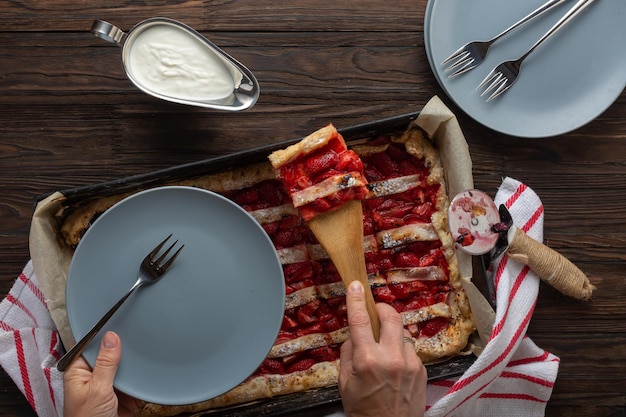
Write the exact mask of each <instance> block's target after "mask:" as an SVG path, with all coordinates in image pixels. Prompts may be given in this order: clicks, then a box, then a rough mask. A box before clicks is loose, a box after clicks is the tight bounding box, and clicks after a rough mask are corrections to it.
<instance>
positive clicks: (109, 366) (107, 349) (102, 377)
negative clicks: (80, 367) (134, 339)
mask: <svg viewBox="0 0 626 417" xmlns="http://www.w3.org/2000/svg"><path fill="white" fill-rule="evenodd" d="M121 357H122V344H121V343H120V337H119V336H118V335H117V334H115V333H114V332H106V333H105V335H104V337H103V338H102V343H101V344H100V351H99V352H98V356H97V357H96V363H95V365H94V367H93V381H94V382H96V383H97V384H102V385H104V386H112V385H113V380H114V379H115V374H116V372H117V368H118V366H119V363H120V359H121Z"/></svg>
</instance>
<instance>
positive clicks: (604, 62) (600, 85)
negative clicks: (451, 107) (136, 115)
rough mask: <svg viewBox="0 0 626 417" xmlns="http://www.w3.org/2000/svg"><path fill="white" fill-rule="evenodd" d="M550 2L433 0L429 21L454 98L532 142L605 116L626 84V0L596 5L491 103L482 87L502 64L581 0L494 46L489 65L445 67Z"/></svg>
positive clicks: (440, 73) (431, 50) (429, 36)
mask: <svg viewBox="0 0 626 417" xmlns="http://www.w3.org/2000/svg"><path fill="white" fill-rule="evenodd" d="M544 2H545V0H528V1H518V0H473V1H467V0H429V1H428V4H427V6H426V14H425V19H424V38H425V44H426V54H427V56H428V60H429V63H430V66H431V68H432V70H433V73H434V74H435V77H436V78H437V81H438V82H439V84H440V85H441V87H442V88H443V89H444V90H445V92H446V94H447V95H448V96H449V97H450V98H451V99H452V100H453V101H454V102H455V103H456V104H457V105H458V106H459V107H460V108H461V109H462V110H463V111H464V112H465V113H467V114H468V115H469V116H470V117H472V118H473V119H474V120H476V121H477V122H479V123H481V124H483V125H485V126H487V127H489V128H491V129H493V130H496V131H499V132H501V133H505V134H509V135H513V136H518V137H527V138H543V137H549V136H556V135H560V134H563V133H567V132H570V131H572V130H574V129H577V128H579V127H581V126H583V125H585V124H587V123H588V122H590V121H591V120H593V119H595V118H596V117H597V116H599V115H600V114H601V113H602V112H604V111H605V110H606V109H607V108H608V107H609V106H610V105H611V104H612V103H613V102H614V101H615V100H616V99H617V97H619V96H620V94H621V93H622V91H623V90H624V87H626V69H625V68H626V47H625V46H624V45H625V41H626V24H625V22H626V1H624V0H601V1H596V2H594V3H593V4H592V5H590V6H589V7H588V8H587V9H586V10H585V11H584V12H582V13H581V14H580V15H579V16H577V17H576V18H574V20H572V21H571V22H570V23H569V24H568V25H567V26H566V27H564V28H563V29H562V30H561V31H560V32H559V33H558V34H557V35H555V36H554V37H553V38H551V39H550V40H548V41H547V42H546V43H545V44H543V45H541V46H540V47H539V48H538V49H537V50H536V51H535V52H534V53H533V54H531V55H530V56H529V57H528V59H527V60H526V61H525V62H524V64H523V65H522V70H521V75H520V78H519V79H518V80H517V82H516V83H515V85H514V86H513V87H511V89H510V90H509V91H507V92H506V93H505V94H503V95H502V96H500V97H499V98H498V99H496V100H493V101H491V102H489V103H485V100H484V97H480V94H479V92H477V91H476V87H477V86H478V84H480V82H481V81H482V80H483V78H484V77H485V76H486V75H487V73H489V71H491V69H492V68H494V67H495V66H496V65H497V64H499V63H500V62H502V61H504V60H508V59H517V58H519V57H520V56H521V55H522V54H523V53H524V52H525V51H526V50H527V49H528V48H529V47H530V46H531V45H532V44H534V43H535V42H536V41H537V40H538V39H539V38H540V37H541V36H542V35H543V34H544V33H545V32H546V31H547V30H548V29H549V28H550V27H551V26H552V25H553V24H554V23H556V21H557V20H558V19H559V18H560V17H561V16H562V15H563V14H565V12H566V11H567V10H568V9H569V8H570V7H571V6H573V4H574V3H575V2H574V1H569V2H565V3H564V4H562V5H560V6H558V7H556V8H555V9H553V10H551V11H549V12H548V13H546V14H545V15H543V16H541V17H539V18H538V19H535V20H533V21H531V22H529V23H527V24H526V25H524V26H522V27H521V28H519V29H517V30H515V31H514V32H511V33H510V34H508V35H507V36H506V37H504V38H502V39H500V40H499V41H498V42H496V43H495V44H493V46H492V47H491V49H490V51H489V54H488V55H487V58H486V60H485V61H484V62H483V63H482V64H480V65H479V66H478V67H476V68H474V69H473V70H471V71H470V72H468V73H466V74H464V75H461V76H458V77H455V78H448V76H447V74H446V73H445V71H444V70H443V69H444V68H443V66H441V65H440V64H441V62H442V61H443V60H444V59H445V58H446V57H448V56H449V55H450V54H451V53H452V52H454V51H456V50H457V49H458V48H459V47H461V45H463V44H464V43H466V42H469V41H471V40H487V39H489V38H491V37H492V36H494V35H496V34H498V33H500V32H501V31H502V30H504V29H505V28H506V27H508V26H510V25H511V24H513V23H514V22H516V21H517V20H518V19H520V18H521V17H522V16H525V15H526V14H528V13H530V12H531V11H532V10H534V9H536V8H537V7H539V5H541V4H543V3H544Z"/></svg>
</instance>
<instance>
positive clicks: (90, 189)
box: [35, 112, 476, 417]
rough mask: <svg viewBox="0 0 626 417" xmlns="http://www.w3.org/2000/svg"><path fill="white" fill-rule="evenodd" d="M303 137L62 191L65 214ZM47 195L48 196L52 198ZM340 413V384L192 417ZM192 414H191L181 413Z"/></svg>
mask: <svg viewBox="0 0 626 417" xmlns="http://www.w3.org/2000/svg"><path fill="white" fill-rule="evenodd" d="M418 115H419V112H413V113H406V114H401V115H398V116H394V117H390V118H385V119H380V120H376V121H373V122H368V123H363V124H359V125H354V126H351V127H347V128H343V129H338V131H339V132H340V133H341V135H342V136H343V137H344V139H345V140H346V142H351V141H356V140H359V139H367V138H374V137H376V136H377V135H380V134H385V133H399V132H403V131H404V130H406V128H407V127H408V125H409V123H410V122H411V121H413V120H415V119H416V118H417V116H418ZM301 139H302V138H296V139H291V140H287V141H283V142H278V143H275V144H272V145H269V146H262V147H258V148H254V149H250V150H246V151H242V152H237V153H233V154H229V155H225V156H219V157H216V158H211V159H206V160H202V161H198V162H194V163H189V164H184V165H178V166H174V167H170V168H166V169H163V170H158V171H154V172H150V173H147V174H141V175H135V176H130V177H126V178H121V179H118V180H114V181H109V182H103V183H99V184H93V185H87V186H83V187H77V188H70V189H64V190H59V192H61V193H62V194H63V195H64V196H65V198H66V201H65V203H64V205H65V207H66V210H65V212H66V213H67V212H69V211H71V210H72V207H76V206H80V205H82V204H85V203H86V202H88V201H90V200H94V199H97V198H102V197H105V196H110V195H115V194H123V193H129V192H137V191H141V190H145V189H149V188H153V187H158V186H163V185H165V184H168V183H173V182H176V181H179V180H185V179H191V178H194V177H199V176H202V175H207V174H212V173H218V172H222V171H227V170H229V169H234V168H241V167H243V166H246V165H251V164H254V163H259V162H263V161H267V157H268V155H269V154H270V153H272V152H273V151H275V150H278V149H282V148H285V147H286V146H288V145H290V144H293V143H296V142H298V141H300V140H301ZM48 195H49V194H48ZM45 197H47V195H41V196H39V197H37V198H36V201H35V203H37V202H39V201H41V200H43V199H44V198H45ZM475 359H476V357H475V356H474V355H471V354H470V355H467V356H459V357H455V358H452V359H450V360H447V361H445V362H442V363H438V364H432V365H428V366H427V367H426V368H427V370H428V379H429V381H433V380H437V379H443V378H448V377H453V376H458V375H461V374H463V373H464V372H465V371H466V370H467V369H468V368H469V367H470V366H471V365H472V364H473V363H474V361H475ZM337 410H341V398H340V396H339V391H338V388H337V386H332V387H326V388H319V389H313V390H309V391H304V392H300V393H295V394H288V395H283V396H278V397H275V398H270V399H266V400H259V401H255V402H253V403H247V404H241V405H236V406H233V407H228V408H224V409H213V410H207V411H205V412H201V413H197V412H196V413H193V416H201V415H207V416H208V415H211V416H216V417H235V416H237V417H248V416H250V417H253V416H268V417H269V416H271V417H279V416H287V415H289V416H294V417H296V416H298V417H309V416H310V417H313V416H318V415H319V416H321V415H326V414H329V413H331V412H333V411H337ZM184 415H191V414H181V416H184Z"/></svg>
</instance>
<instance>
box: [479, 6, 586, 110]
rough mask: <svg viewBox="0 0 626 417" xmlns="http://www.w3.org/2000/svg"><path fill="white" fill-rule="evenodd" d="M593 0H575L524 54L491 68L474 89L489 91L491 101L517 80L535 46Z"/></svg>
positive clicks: (486, 92) (483, 93) (484, 92)
mask: <svg viewBox="0 0 626 417" xmlns="http://www.w3.org/2000/svg"><path fill="white" fill-rule="evenodd" d="M593 2H594V0H578V2H576V4H574V6H573V7H572V8H571V9H570V10H569V11H568V12H567V13H566V14H565V15H564V16H563V17H562V18H561V19H559V21H558V22H556V23H555V24H554V26H552V27H551V28H550V29H549V30H548V31H547V32H546V33H545V34H544V35H543V36H542V37H541V38H540V39H539V40H538V41H537V42H535V44H534V45H533V46H531V47H530V49H529V50H528V51H526V53H525V54H524V55H522V56H521V57H520V58H518V59H516V60H511V61H505V62H503V63H501V64H499V65H498V66H496V67H495V68H494V69H492V70H491V72H490V73H489V74H487V76H486V77H485V79H484V80H483V81H482V82H481V83H480V84H479V85H478V87H476V90H480V89H483V88H484V90H483V92H482V93H481V94H480V96H481V97H483V96H485V95H486V94H489V93H491V95H490V96H489V97H488V98H487V101H491V100H493V99H494V98H496V97H498V96H499V95H500V94H502V93H504V92H505V91H507V90H508V89H509V88H511V86H512V85H513V83H515V81H517V78H518V76H519V73H520V68H521V66H522V63H523V62H524V60H525V59H526V58H528V56H529V55H530V54H531V53H533V51H534V50H535V49H537V47H539V45H541V44H542V43H544V42H545V41H547V40H548V39H549V38H550V37H552V35H554V34H555V33H556V32H557V31H558V30H559V29H561V28H562V27H563V26H565V25H566V24H567V23H569V22H570V21H571V20H572V19H573V18H574V17H576V16H577V15H578V14H579V13H580V12H582V11H583V10H584V9H585V8H586V7H587V6H589V5H590V4H591V3H593Z"/></svg>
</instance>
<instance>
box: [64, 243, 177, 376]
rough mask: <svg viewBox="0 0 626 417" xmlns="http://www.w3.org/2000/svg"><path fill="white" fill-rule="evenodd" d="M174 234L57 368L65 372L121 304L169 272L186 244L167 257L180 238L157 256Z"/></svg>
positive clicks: (150, 254) (158, 246) (154, 251)
mask: <svg viewBox="0 0 626 417" xmlns="http://www.w3.org/2000/svg"><path fill="white" fill-rule="evenodd" d="M171 237H172V235H171V234H170V235H169V236H168V237H166V238H165V240H164V241H163V242H161V243H159V244H158V245H157V247H156V248H154V249H153V250H152V251H151V252H150V253H149V254H148V255H147V256H146V257H145V258H144V259H143V260H142V261H141V265H140V267H139V274H138V277H137V281H135V283H134V284H133V286H132V287H131V288H130V289H129V290H128V292H126V294H125V295H124V296H123V297H122V298H120V300H119V301H118V302H117V303H116V304H115V305H114V306H113V307H111V309H110V310H109V311H107V313H106V314H105V315H104V316H103V317H102V318H101V319H100V321H98V323H96V324H95V325H94V326H93V327H92V328H91V330H89V332H88V333H87V334H86V335H85V336H83V338H82V339H80V341H79V342H78V343H76V344H75V345H74V347H72V348H71V349H70V350H69V351H68V352H67V353H66V354H65V355H63V357H62V358H61V359H60V360H59V362H58V363H57V369H58V370H59V371H61V372H64V371H65V370H66V369H67V367H68V366H69V365H70V364H71V363H72V362H74V360H75V359H76V358H77V357H78V356H79V355H80V354H81V353H82V352H83V350H84V349H85V347H87V345H88V344H89V343H90V342H91V341H92V340H93V338H94V337H95V336H96V334H98V332H99V331H100V329H102V327H103V326H104V325H105V324H106V322H107V321H109V319H110V318H111V317H112V316H113V314H114V313H115V312H116V311H117V310H118V309H119V308H120V306H121V305H122V304H123V303H124V301H126V300H127V299H128V297H130V296H131V294H132V293H134V292H135V291H136V290H137V289H139V288H141V287H143V286H144V285H147V284H153V283H155V282H157V281H158V280H159V279H161V277H162V276H163V274H165V273H166V272H167V270H168V269H169V268H170V266H172V263H173V262H174V259H176V257H177V256H178V254H179V253H180V251H181V250H182V249H183V247H184V246H185V245H182V246H181V247H180V248H178V250H177V251H176V252H175V253H174V254H173V255H172V256H171V257H170V258H169V259H167V260H166V259H165V258H166V257H167V255H168V254H169V253H170V251H171V250H172V249H173V248H174V246H176V244H177V243H178V240H177V241H176V242H174V243H173V244H172V245H171V246H170V247H169V248H167V249H166V250H165V251H164V252H163V253H162V254H161V256H159V257H158V258H157V256H158V255H159V252H160V251H161V248H163V245H165V242H167V241H168V240H169V239H170V238H171Z"/></svg>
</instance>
